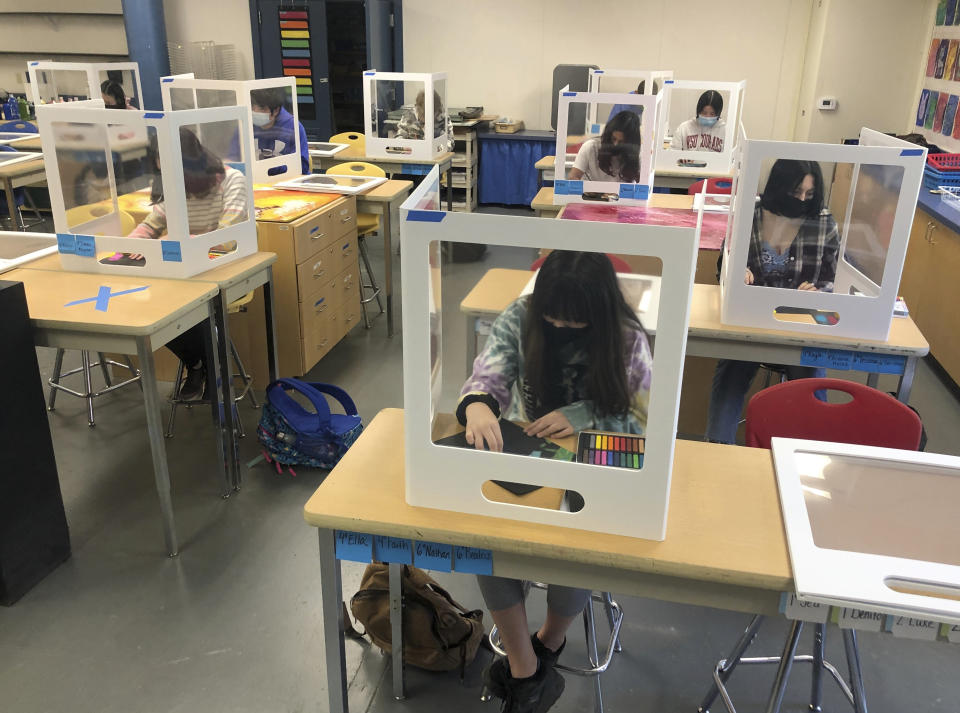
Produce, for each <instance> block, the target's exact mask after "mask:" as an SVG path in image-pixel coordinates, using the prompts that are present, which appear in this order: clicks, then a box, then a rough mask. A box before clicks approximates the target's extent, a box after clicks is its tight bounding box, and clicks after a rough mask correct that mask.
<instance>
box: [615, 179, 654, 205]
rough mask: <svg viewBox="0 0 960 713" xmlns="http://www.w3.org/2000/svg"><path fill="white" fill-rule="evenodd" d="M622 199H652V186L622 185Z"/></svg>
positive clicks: (640, 184)
mask: <svg viewBox="0 0 960 713" xmlns="http://www.w3.org/2000/svg"><path fill="white" fill-rule="evenodd" d="M620 197H621V198H632V199H634V200H639V201H645V200H647V199H648V198H649V197H650V186H648V185H646V184H645V183H621V184H620Z"/></svg>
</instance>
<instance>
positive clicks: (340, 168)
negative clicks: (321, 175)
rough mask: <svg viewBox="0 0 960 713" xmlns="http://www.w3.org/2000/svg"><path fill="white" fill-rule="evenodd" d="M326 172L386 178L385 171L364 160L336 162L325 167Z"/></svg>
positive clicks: (339, 174)
mask: <svg viewBox="0 0 960 713" xmlns="http://www.w3.org/2000/svg"><path fill="white" fill-rule="evenodd" d="M327 173H329V174H331V175H333V176H376V177H377V178H386V177H387V173H386V171H384V170H383V169H382V168H380V167H379V166H374V165H373V164H372V163H365V162H364V161H348V162H346V163H338V164H337V165H335V166H331V167H330V168H328V169H327Z"/></svg>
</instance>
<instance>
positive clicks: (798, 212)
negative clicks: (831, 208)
mask: <svg viewBox="0 0 960 713" xmlns="http://www.w3.org/2000/svg"><path fill="white" fill-rule="evenodd" d="M760 203H761V204H762V205H763V207H764V208H766V209H767V210H769V211H770V212H771V213H776V214H777V215H782V216H783V217H784V218H803V217H804V216H807V215H809V214H810V208H811V207H812V206H811V203H810V201H802V200H800V199H799V198H795V197H794V196H777V197H773V196H770V197H767V196H766V195H764V196H763V197H762V198H761V199H760Z"/></svg>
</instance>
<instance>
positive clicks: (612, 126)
mask: <svg viewBox="0 0 960 713" xmlns="http://www.w3.org/2000/svg"><path fill="white" fill-rule="evenodd" d="M567 179H568V180H571V181H578V180H581V179H582V180H584V181H613V182H615V183H637V182H638V181H639V180H640V117H639V116H637V114H635V113H634V112H633V111H621V112H620V113H619V114H617V115H616V116H614V117H613V118H612V119H611V120H610V121H608V122H607V123H606V125H605V126H604V127H603V134H601V135H600V137H599V138H594V139H590V140H589V141H586V142H584V144H583V146H581V147H580V151H579V152H577V158H576V159H575V160H574V162H573V168H571V169H570V170H569V171H568V172H567Z"/></svg>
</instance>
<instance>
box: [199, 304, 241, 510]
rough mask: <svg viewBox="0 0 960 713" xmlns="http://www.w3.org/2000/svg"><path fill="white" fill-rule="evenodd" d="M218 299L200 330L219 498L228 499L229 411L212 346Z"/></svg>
mask: <svg viewBox="0 0 960 713" xmlns="http://www.w3.org/2000/svg"><path fill="white" fill-rule="evenodd" d="M219 299H220V296H219V295H217V296H216V297H214V298H213V300H211V301H210V302H208V303H207V309H208V312H207V315H208V316H207V321H206V325H207V327H206V329H204V330H203V348H204V351H205V352H206V355H207V358H206V362H207V399H209V401H210V414H211V416H212V417H213V429H214V433H215V434H216V441H217V458H218V460H219V461H220V463H219V468H220V476H221V477H222V478H223V497H225V498H228V497H230V493H231V491H232V490H233V479H232V478H231V473H232V472H233V468H231V467H230V466H229V465H228V461H229V460H232V459H233V458H234V457H235V455H234V454H233V453H230V452H229V449H230V448H232V439H231V438H229V437H228V436H227V433H226V428H225V426H224V422H225V421H226V415H227V414H228V413H229V412H230V409H229V408H227V407H226V403H227V398H228V397H227V396H226V395H225V394H228V393H230V392H229V391H228V390H227V389H226V385H224V388H223V389H221V388H220V382H221V381H222V380H223V377H222V372H221V370H220V369H221V366H222V365H221V364H220V358H219V352H220V350H219V349H218V348H217V347H216V346H215V345H216V344H217V343H218V341H219V340H218V338H217V329H216V322H217V321H218V319H217V313H218V312H219V309H218V308H217V307H215V306H214V304H213V302H214V300H216V301H219ZM230 419H231V421H232V420H233V415H232V414H230Z"/></svg>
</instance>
